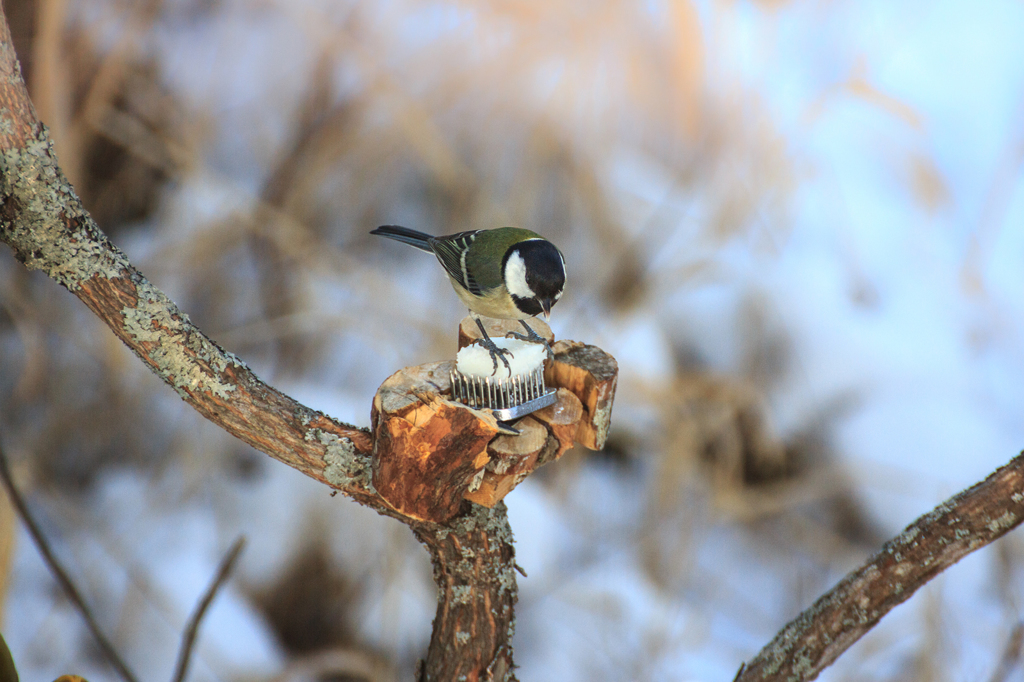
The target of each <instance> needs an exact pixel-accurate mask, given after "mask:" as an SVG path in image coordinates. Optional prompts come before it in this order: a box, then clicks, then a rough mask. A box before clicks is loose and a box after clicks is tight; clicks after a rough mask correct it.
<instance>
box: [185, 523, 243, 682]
mask: <svg viewBox="0 0 1024 682" xmlns="http://www.w3.org/2000/svg"><path fill="white" fill-rule="evenodd" d="M243 548H245V536H244V535H239V536H238V539H237V540H235V542H234V543H233V544H232V545H231V549H229V550H228V553H227V554H225V555H224V558H223V559H221V561H220V567H219V568H218V569H217V574H216V575H215V576H214V578H213V582H211V583H210V586H209V587H207V588H206V592H205V594H203V598H202V599H201V600H199V604H197V605H196V609H195V611H193V612H192V617H191V618H189V621H188V627H186V628H185V633H184V634H183V635H182V637H181V650H180V651H179V652H178V663H177V665H175V666H174V677H172V678H171V680H172V682H183V681H184V679H185V675H186V673H188V664H189V661H190V660H191V658H192V647H193V646H194V645H195V643H196V636H197V635H198V634H199V623H200V621H202V619H203V616H204V615H206V610H207V609H208V608H210V604H212V603H213V598H214V597H216V596H217V591H218V590H220V587H221V585H223V584H224V583H225V582H226V581H227V579H228V576H229V575H231V571H232V570H233V569H234V568H235V563H236V562H237V561H238V557H239V556H240V555H241V554H242V549H243Z"/></svg>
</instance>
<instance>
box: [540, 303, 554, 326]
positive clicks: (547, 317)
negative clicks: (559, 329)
mask: <svg viewBox="0 0 1024 682" xmlns="http://www.w3.org/2000/svg"><path fill="white" fill-rule="evenodd" d="M537 303H540V309H541V310H542V311H543V312H542V313H541V314H542V315H543V316H544V321H545V322H550V321H551V303H552V302H551V299H550V298H541V299H537Z"/></svg>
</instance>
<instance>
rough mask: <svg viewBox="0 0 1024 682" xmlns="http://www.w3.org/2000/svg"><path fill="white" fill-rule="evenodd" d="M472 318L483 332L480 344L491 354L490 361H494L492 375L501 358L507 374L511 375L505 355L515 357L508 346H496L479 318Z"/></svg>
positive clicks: (495, 371) (496, 369)
mask: <svg viewBox="0 0 1024 682" xmlns="http://www.w3.org/2000/svg"><path fill="white" fill-rule="evenodd" d="M474 319H475V320H476V326H477V327H479V328H480V333H481V334H483V338H482V339H480V345H481V346H483V347H484V348H486V349H487V352H488V353H490V354H491V362H493V363H494V370H493V371H492V372H491V374H492V375H493V374H495V373H497V371H498V360H501V361H502V363H504V365H505V369H507V370H508V375H509V376H512V368H511V367H510V366H509V364H508V360H506V359H505V356H506V355H508V356H509V357H515V356H514V355H512V351H510V350H509V349H508V348H498V345H497V344H496V343H494V341H492V340H491V337H490V336H488V334H487V330H486V329H484V323H483V322H481V321H480V318H479V317H475V316H474Z"/></svg>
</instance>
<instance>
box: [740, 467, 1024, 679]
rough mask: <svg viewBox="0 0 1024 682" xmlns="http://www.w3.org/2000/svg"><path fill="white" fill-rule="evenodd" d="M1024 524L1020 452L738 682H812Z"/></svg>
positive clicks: (930, 516) (813, 611)
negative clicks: (930, 587) (944, 575)
mask: <svg viewBox="0 0 1024 682" xmlns="http://www.w3.org/2000/svg"><path fill="white" fill-rule="evenodd" d="M1021 521H1024V454H1021V455H1018V456H1017V457H1014V458H1013V459H1012V460H1010V462H1009V463H1008V464H1006V465H1005V466H1003V467H1000V468H999V469H997V470H996V471H995V472H994V473H993V474H992V475H991V476H989V477H988V478H986V479H985V480H984V481H982V482H981V483H978V484H977V485H974V486H973V487H971V488H968V489H967V490H964V491H963V492H961V493H959V494H957V495H955V496H953V497H951V498H950V499H948V500H946V501H945V502H943V503H942V504H940V505H939V506H938V507H936V508H935V509H933V510H932V511H931V512H929V513H927V514H925V515H924V516H922V517H921V518H919V519H917V520H916V521H914V522H913V523H912V524H910V525H909V526H907V527H906V529H904V531H903V532H902V533H900V534H899V535H897V536H896V537H894V538H893V539H892V540H889V542H887V543H885V545H883V546H882V549H881V550H879V552H878V553H877V554H875V555H874V556H873V557H871V558H870V559H868V561H867V562H866V563H864V565H862V566H861V567H860V568H858V569H856V570H854V571H851V572H850V573H848V574H847V575H846V577H845V578H843V579H842V581H840V582H839V584H838V585H836V586H835V587H833V588H832V589H831V590H829V591H828V592H827V593H825V594H824V595H823V596H822V597H821V598H820V599H818V601H817V602H815V603H814V605H813V606H811V607H810V608H809V609H807V610H806V611H804V612H803V613H801V614H800V615H799V616H797V617H796V618H795V619H794V620H792V621H790V623H789V624H788V625H786V627H784V628H783V629H782V630H781V631H780V632H779V633H778V634H777V635H776V636H775V639H773V640H772V641H771V642H770V643H769V644H768V646H766V647H765V648H764V649H762V650H761V652H760V653H759V654H758V655H757V656H755V657H754V658H753V659H752V660H751V661H750V662H749V663H746V664H744V665H743V667H741V668H740V671H739V672H738V673H737V674H736V682H755V680H756V681H761V682H763V681H768V680H772V681H773V682H774V681H778V682H782V681H784V680H785V681H786V682H801V681H803V680H813V679H814V678H815V677H817V676H818V673H820V672H821V671H822V670H823V669H824V668H826V667H828V666H829V665H831V664H832V662H833V661H835V660H836V658H838V657H839V655H840V654H842V653H843V652H844V651H846V650H847V649H848V648H850V646H851V645H852V644H853V643H854V642H856V641H857V640H858V639H860V638H861V637H862V636H863V635H864V634H865V633H866V632H867V631H868V630H870V629H871V628H873V627H874V626H875V624H876V623H878V621H879V620H881V618H882V616H884V615H885V614H886V613H888V612H889V611H890V610H891V609H892V608H893V607H895V606H897V605H898V604H902V603H903V602H905V601H906V600H907V599H909V598H910V596H911V595H912V594H914V592H916V591H917V590H918V588H920V587H922V586H923V585H924V584H925V583H927V582H928V581H929V580H931V579H932V578H934V577H935V576H936V575H938V574H939V573H941V572H942V571H944V570H946V569H947V568H949V567H950V566H952V565H953V564H955V563H956V562H957V561H959V560H960V559H962V558H963V557H965V556H967V555H968V554H970V553H971V552H973V551H975V550H977V549H980V548H981V547H984V546H985V545H987V544H989V543H990V542H992V541H994V540H997V539H999V538H1001V537H1002V536H1003V535H1005V534H1006V533H1008V532H1010V531H1011V530H1013V529H1014V528H1016V527H1017V526H1018V525H1020V523H1021Z"/></svg>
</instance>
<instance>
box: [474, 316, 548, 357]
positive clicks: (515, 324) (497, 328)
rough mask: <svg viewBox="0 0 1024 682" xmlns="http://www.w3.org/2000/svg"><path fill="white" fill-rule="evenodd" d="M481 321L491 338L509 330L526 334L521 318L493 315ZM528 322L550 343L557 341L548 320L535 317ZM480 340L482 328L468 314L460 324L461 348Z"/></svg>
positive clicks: (499, 336)
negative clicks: (500, 317) (508, 318)
mask: <svg viewBox="0 0 1024 682" xmlns="http://www.w3.org/2000/svg"><path fill="white" fill-rule="evenodd" d="M480 321H481V322H483V323H484V329H486V330H487V335H488V336H490V337H491V338H495V339H500V338H503V337H504V336H505V335H506V334H508V333H509V332H515V333H517V334H526V330H525V329H523V325H522V324H520V322H519V320H498V319H495V318H493V317H481V318H480ZM528 324H529V325H530V328H531V329H533V331H535V332H537V334H538V335H539V336H540V337H541V338H542V339H546V340H547V342H548V343H554V342H555V335H554V334H553V333H552V332H551V327H549V326H548V324H547V322H545V321H544V320H538V319H536V318H535V319H531V320H529V322H528ZM478 340H480V328H479V327H477V326H476V320H475V319H474V318H473V316H472V315H466V316H465V317H464V318H462V322H461V323H460V324H459V350H462V349H463V348H465V347H466V346H468V345H469V344H471V343H473V342H474V341H478Z"/></svg>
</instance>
